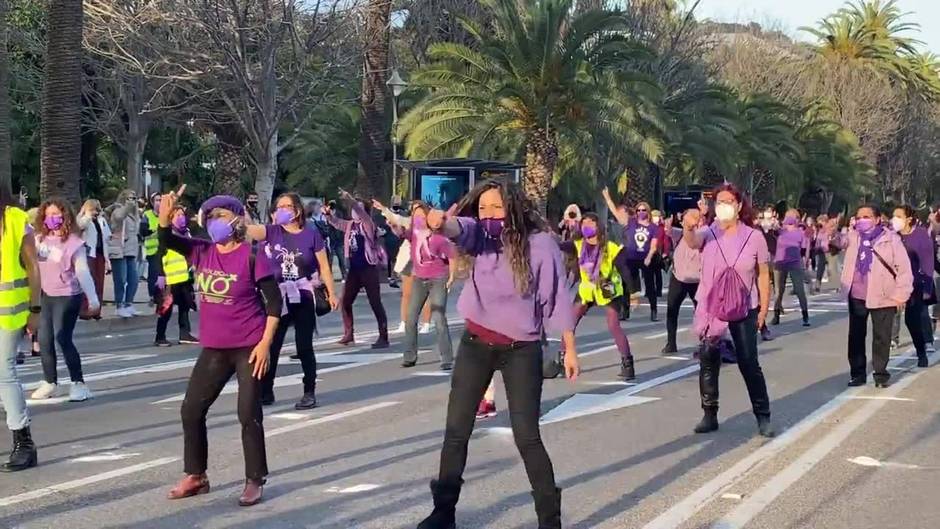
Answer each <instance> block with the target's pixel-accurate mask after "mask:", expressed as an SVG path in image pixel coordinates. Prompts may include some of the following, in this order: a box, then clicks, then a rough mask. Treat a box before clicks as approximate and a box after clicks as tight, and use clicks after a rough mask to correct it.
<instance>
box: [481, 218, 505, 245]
mask: <svg viewBox="0 0 940 529" xmlns="http://www.w3.org/2000/svg"><path fill="white" fill-rule="evenodd" d="M503 223H504V219H480V226H481V227H482V228H483V233H484V234H486V237H487V238H488V239H496V240H499V238H500V237H501V236H502V234H503Z"/></svg>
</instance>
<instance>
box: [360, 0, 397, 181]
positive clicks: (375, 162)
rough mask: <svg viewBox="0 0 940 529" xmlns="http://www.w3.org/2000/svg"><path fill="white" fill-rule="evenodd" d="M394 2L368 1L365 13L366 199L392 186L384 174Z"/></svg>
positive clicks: (362, 159)
mask: <svg viewBox="0 0 940 529" xmlns="http://www.w3.org/2000/svg"><path fill="white" fill-rule="evenodd" d="M391 9H392V2H391V0H369V5H368V7H367V8H366V10H365V27H364V28H363V29H364V34H365V35H366V42H365V43H364V46H363V54H362V68H363V75H362V95H361V98H360V106H361V109H362V119H361V121H360V135H359V171H358V174H357V178H356V186H355V190H356V192H357V193H359V194H361V195H362V196H366V197H375V196H384V192H385V191H387V190H388V189H387V188H388V187H389V184H388V183H387V180H388V178H386V176H387V175H386V174H385V173H386V171H385V153H386V151H387V150H388V147H389V143H388V142H389V139H388V134H387V133H386V132H387V131H386V125H387V121H388V120H387V119H386V116H385V111H386V107H387V106H388V105H387V97H386V86H385V82H386V76H387V75H388V47H389V37H388V27H389V20H390V17H391Z"/></svg>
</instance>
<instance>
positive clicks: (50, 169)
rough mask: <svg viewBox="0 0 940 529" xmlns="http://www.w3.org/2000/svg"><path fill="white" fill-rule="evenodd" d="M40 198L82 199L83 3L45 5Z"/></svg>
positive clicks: (63, 1) (68, 1)
mask: <svg viewBox="0 0 940 529" xmlns="http://www.w3.org/2000/svg"><path fill="white" fill-rule="evenodd" d="M48 9H49V15H48V31H47V32H46V35H47V41H46V57H45V61H46V63H45V69H44V74H43V77H44V82H43V90H42V126H41V132H42V153H41V157H40V161H41V165H42V177H41V179H40V183H39V194H40V196H41V198H43V199H46V198H48V197H50V196H53V195H57V196H61V197H63V198H65V199H66V200H68V201H70V202H71V203H72V204H74V205H76V206H77V205H78V203H79V201H80V200H81V196H80V194H79V187H80V181H81V175H80V170H81V153H82V141H81V110H82V86H81V78H82V77H81V74H82V0H56V1H55V2H50V3H49V8H48Z"/></svg>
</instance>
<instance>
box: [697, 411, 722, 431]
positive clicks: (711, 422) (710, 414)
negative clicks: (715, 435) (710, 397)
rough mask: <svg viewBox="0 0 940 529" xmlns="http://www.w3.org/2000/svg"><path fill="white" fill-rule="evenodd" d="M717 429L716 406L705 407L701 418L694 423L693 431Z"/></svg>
mask: <svg viewBox="0 0 940 529" xmlns="http://www.w3.org/2000/svg"><path fill="white" fill-rule="evenodd" d="M717 430H718V408H706V409H705V415H704V416H702V420H701V421H700V422H699V423H698V424H696V425H695V433H709V432H714V431H717Z"/></svg>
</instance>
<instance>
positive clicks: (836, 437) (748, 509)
mask: <svg viewBox="0 0 940 529" xmlns="http://www.w3.org/2000/svg"><path fill="white" fill-rule="evenodd" d="M921 374H923V371H919V372H916V373H912V374H910V375H908V376H906V377H904V378H902V379H901V380H899V381H897V382H896V383H895V384H892V385H891V386H890V387H888V389H887V390H884V391H881V393H882V396H884V397H896V396H897V395H898V393H900V392H901V391H903V390H904V389H905V388H907V387H908V386H910V385H911V384H912V383H913V382H914V381H915V380H917V377H919V376H920V375H921ZM887 403H888V401H887V400H872V401H870V402H867V403H866V404H865V405H863V406H862V408H861V409H859V410H857V411H856V412H854V413H853V414H852V415H850V416H849V417H848V418H847V419H845V420H843V421H840V422H839V424H838V426H836V427H835V428H833V429H832V431H830V432H829V433H828V434H827V435H826V436H825V437H823V438H822V439H821V440H820V441H818V442H817V443H816V444H814V445H813V446H811V447H810V448H809V449H808V450H807V451H806V452H804V453H803V455H801V456H800V457H799V458H798V459H797V460H796V461H794V462H793V463H790V465H789V466H787V467H786V468H784V469H783V470H781V471H780V472H779V473H777V474H776V475H774V476H773V477H772V478H770V479H769V480H767V481H766V482H765V483H764V484H763V485H762V486H761V487H760V488H758V489H757V491H755V492H754V493H753V494H748V495H747V496H746V499H745V500H744V501H743V502H741V504H740V505H738V506H737V507H735V508H734V510H732V511H731V512H730V513H728V514H727V515H725V516H723V517H722V518H721V519H719V520H718V521H717V522H715V523H714V524H712V529H741V528H743V527H744V526H745V525H747V524H748V522H750V521H751V520H753V519H754V517H755V516H757V515H758V514H760V513H761V512H762V511H763V510H764V509H766V508H767V506H768V505H770V504H771V503H772V502H773V501H774V500H776V499H777V497H779V496H780V495H781V494H783V492H784V491H785V490H787V489H788V488H790V486H791V485H793V484H794V483H796V482H797V481H799V480H800V478H802V477H803V476H805V475H806V474H807V473H808V472H809V471H810V470H812V469H813V467H815V466H816V464H817V463H819V462H820V461H822V459H823V458H824V457H826V456H827V455H828V454H829V453H830V452H832V451H833V450H835V449H836V447H838V446H839V445H840V444H842V443H843V442H844V441H845V440H846V439H847V438H848V437H849V436H850V435H852V433H853V432H854V431H855V430H857V429H858V428H859V427H860V426H862V425H863V424H865V423H866V422H868V420H869V419H871V418H872V417H873V416H874V415H875V413H876V412H878V410H880V409H881V408H883V407H884V406H885V405H886V404H887Z"/></svg>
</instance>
